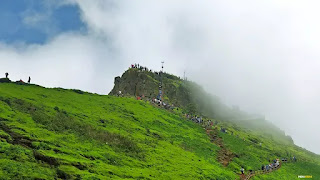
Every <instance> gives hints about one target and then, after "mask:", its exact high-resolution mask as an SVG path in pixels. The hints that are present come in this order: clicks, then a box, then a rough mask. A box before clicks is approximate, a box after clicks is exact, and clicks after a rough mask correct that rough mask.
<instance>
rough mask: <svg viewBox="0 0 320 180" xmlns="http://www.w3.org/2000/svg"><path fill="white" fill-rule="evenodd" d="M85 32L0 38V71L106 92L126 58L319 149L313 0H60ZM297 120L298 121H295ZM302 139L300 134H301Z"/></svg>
mask: <svg viewBox="0 0 320 180" xmlns="http://www.w3.org/2000/svg"><path fill="white" fill-rule="evenodd" d="M65 3H74V4H77V5H78V6H79V8H80V9H81V16H82V17H81V18H82V20H83V21H84V22H85V24H86V25H87V26H88V30H89V32H88V34H86V35H79V34H64V35H61V36H58V37H56V38H55V39H53V40H52V41H50V42H48V43H47V44H45V45H43V46H35V45H31V46H30V45H24V46H23V45H22V46H20V47H19V48H16V47H14V46H12V45H6V44H3V45H1V46H0V61H1V64H4V65H1V67H0V71H1V72H5V71H10V72H12V73H11V74H12V76H13V77H14V78H15V79H19V78H20V77H27V75H28V74H32V76H33V77H34V79H35V81H36V82H37V83H39V84H41V85H45V86H62V87H65V88H79V89H84V90H90V91H94V92H100V93H108V91H109V90H110V89H111V88H112V86H113V77H114V76H116V75H120V74H121V73H122V72H123V70H124V69H125V68H126V67H128V66H129V65H130V63H134V62H139V63H140V64H144V65H147V66H149V67H151V68H152V69H159V67H160V62H161V61H162V60H164V61H165V69H166V70H167V71H169V72H171V73H175V74H178V75H182V74H183V71H184V70H186V71H187V75H189V76H190V77H191V78H192V79H194V80H195V81H197V82H199V83H200V84H202V85H204V86H205V87H206V89H207V90H208V91H210V92H211V93H212V94H216V95H218V96H220V97H221V98H222V99H223V100H224V101H225V102H226V103H228V104H238V105H239V106H240V107H242V109H245V110H248V111H252V112H258V113H264V114H266V117H267V118H268V119H269V120H271V121H272V122H274V123H275V124H277V125H278V126H280V127H281V128H282V129H284V130H286V131H287V132H288V133H289V134H290V135H292V136H293V138H294V140H295V141H296V142H297V144H298V145H301V146H303V147H307V148H308V149H310V150H313V151H315V152H317V153H320V146H319V144H318V143H317V141H318V139H317V137H319V136H320V134H319V132H320V131H317V129H316V128H317V127H319V126H320V124H319V121H318V120H317V119H318V113H317V109H319V108H320V99H319V98H318V94H319V93H318V92H319V88H320V85H319V84H320V82H319V81H320V80H319V78H317V77H319V75H320V73H319V72H318V69H319V68H320V64H319V61H318V59H319V58H320V53H319V52H320V51H319V47H320V46H319V45H320V43H319V42H320V35H319V33H318V32H319V31H320V25H319V23H317V22H318V19H319V17H320V12H318V11H317V9H316V7H318V5H319V2H317V1H311V0H310V1H298V0H293V1H292V0H290V1H289V0H283V1H276V0H273V1H253V0H245V1H235V0H233V1H232V0H227V1H212V0H205V1H190V0H188V1H182V0H177V1H169V0H165V1H149V0H148V1H147V0H137V1H130V0H123V1H118V0H117V1H116V0H108V1H107V0H96V1H92V0H68V1H65ZM301 127H303V128H301ZM305 139H308V140H309V141H306V140H305Z"/></svg>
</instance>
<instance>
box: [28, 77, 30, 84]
mask: <svg viewBox="0 0 320 180" xmlns="http://www.w3.org/2000/svg"><path fill="white" fill-rule="evenodd" d="M30 82H31V77H30V76H29V79H28V83H29V84H30Z"/></svg>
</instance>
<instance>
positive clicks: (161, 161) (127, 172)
mask: <svg viewBox="0 0 320 180" xmlns="http://www.w3.org/2000/svg"><path fill="white" fill-rule="evenodd" d="M218 149H219V147H217V146H216V145H214V144H212V143H210V141H209V138H208V136H207V135H206V134H205V133H204V130H203V128H201V127H200V126H198V125H196V124H194V123H192V122H189V121H186V120H185V119H182V118H180V117H179V116H178V115H176V114H174V113H172V112H168V111H166V110H162V109H159V108H156V107H153V106H152V105H150V104H149V103H147V102H143V101H137V100H134V99H131V98H118V97H112V96H101V95H95V94H89V93H84V92H82V91H79V90H64V89H46V88H42V87H38V86H34V85H16V84H14V83H1V84H0V179H55V178H61V179H110V178H115V179H217V178H218V179H234V178H235V177H236V175H235V174H234V173H233V172H232V171H231V170H226V169H225V168H223V167H222V165H220V164H219V163H218V162H217V161H216V159H217V154H216V152H217V150H218Z"/></svg>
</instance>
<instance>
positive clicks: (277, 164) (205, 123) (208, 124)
mask: <svg viewBox="0 0 320 180" xmlns="http://www.w3.org/2000/svg"><path fill="white" fill-rule="evenodd" d="M131 68H136V69H139V70H140V71H150V72H152V70H149V69H148V68H146V67H143V66H140V65H139V64H134V65H133V64H132V65H131ZM155 73H157V72H155ZM158 74H160V73H158ZM118 96H123V95H122V92H121V91H119V92H118ZM136 98H137V100H145V101H149V102H150V103H151V104H153V105H155V106H157V107H160V108H165V109H167V110H174V109H175V108H177V107H175V106H174V105H173V104H172V105H169V103H165V102H163V101H162V100H161V98H160V99H159V98H158V97H157V98H153V99H151V100H150V99H148V98H147V99H146V98H145V97H144V95H141V96H137V97H136ZM178 109H179V108H177V110H178ZM183 118H186V119H188V120H191V121H193V122H194V123H197V124H199V125H201V126H202V127H203V128H204V129H205V130H206V134H207V135H208V136H209V137H210V141H211V142H212V143H214V144H216V145H218V146H219V147H220V150H219V152H218V161H219V162H220V163H221V164H222V165H223V166H228V165H229V163H230V161H231V160H232V158H234V157H236V156H237V155H235V154H234V153H232V152H231V151H230V150H228V148H226V147H225V145H224V143H223V139H222V138H221V137H220V136H219V135H218V132H219V131H218V126H217V125H218V122H217V121H215V122H214V121H212V120H210V119H208V118H203V117H202V116H200V115H190V114H187V113H186V114H184V117H183ZM213 127H214V128H213ZM220 131H221V132H222V133H228V130H227V129H226V128H223V127H220ZM230 134H231V135H234V133H233V132H232V131H230ZM236 137H237V138H240V137H239V136H238V135H237V136H236ZM242 140H243V141H246V140H245V139H244V138H243V139H242ZM248 142H251V141H248ZM251 143H253V142H251ZM259 146H261V143H260V144H259ZM296 161H297V159H296V157H292V158H291V162H296ZM269 162H270V164H267V165H262V166H261V169H260V170H256V171H253V170H248V172H247V173H245V170H244V168H241V169H240V172H241V173H240V174H239V177H240V179H241V180H249V179H251V178H252V177H254V176H257V175H262V174H268V173H271V172H273V171H276V170H278V169H280V168H281V166H282V163H287V162H289V161H288V160H287V158H282V159H281V161H280V160H279V159H275V160H273V161H271V160H269Z"/></svg>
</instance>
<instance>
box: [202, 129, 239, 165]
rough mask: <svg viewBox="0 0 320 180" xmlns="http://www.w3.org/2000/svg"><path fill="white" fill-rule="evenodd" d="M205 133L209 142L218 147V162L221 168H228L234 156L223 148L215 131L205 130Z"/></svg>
mask: <svg viewBox="0 0 320 180" xmlns="http://www.w3.org/2000/svg"><path fill="white" fill-rule="evenodd" d="M206 133H207V134H208V136H209V137H210V141H211V142H212V143H214V144H216V145H218V146H219V147H220V150H219V151H218V161H219V162H220V163H221V164H222V165H223V166H228V165H229V163H230V161H232V158H233V157H234V156H235V155H234V154H233V153H232V152H231V151H229V150H228V149H227V148H226V147H225V145H224V143H223V140H222V138H221V137H219V135H218V130H217V129H214V130H212V129H207V130H206Z"/></svg>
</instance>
